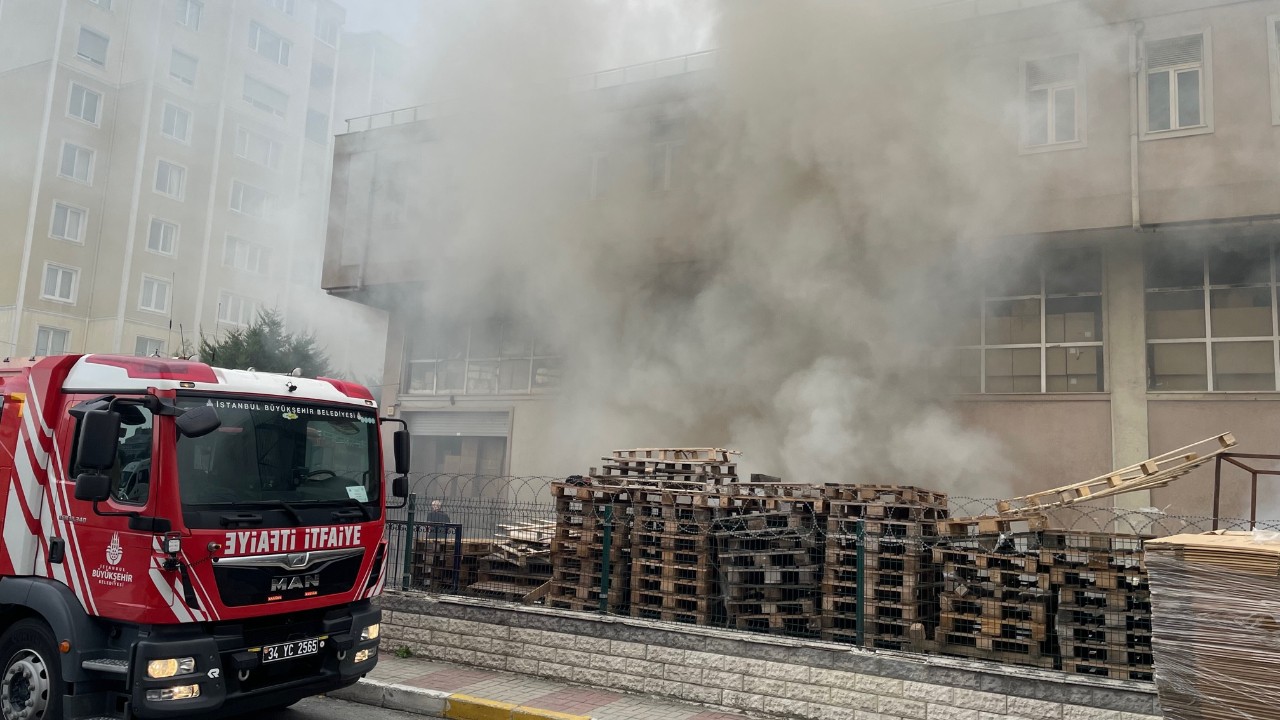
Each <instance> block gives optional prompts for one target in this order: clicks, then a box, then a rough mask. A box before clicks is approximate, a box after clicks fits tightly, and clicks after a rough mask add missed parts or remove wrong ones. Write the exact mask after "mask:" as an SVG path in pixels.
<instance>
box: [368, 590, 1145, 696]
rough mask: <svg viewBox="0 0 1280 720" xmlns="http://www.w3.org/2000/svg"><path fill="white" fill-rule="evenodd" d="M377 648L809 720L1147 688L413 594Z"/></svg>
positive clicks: (393, 601) (392, 609)
mask: <svg viewBox="0 0 1280 720" xmlns="http://www.w3.org/2000/svg"><path fill="white" fill-rule="evenodd" d="M382 606H383V621H382V638H383V639H382V649H383V651H384V652H393V651H394V650H395V649H397V648H399V647H409V648H410V649H412V650H413V652H414V653H415V654H417V655H421V656H423V657H427V658H437V659H440V660H444V661H447V662H455V663H462V664H466V665H475V666H479V667H485V668H490V669H494V670H506V671H509V672H514V673H520V674H525V675H539V676H543V677H548V678H554V679H557V680H565V681H569V682H574V683H580V684H583V685H592V686H596V687H601V688H609V689H612V690H622V691H627V692H635V693H645V694H649V695H660V696H666V697H672V698H677V699H680V700H687V701H693V702H699V703H705V704H708V705H713V706H719V707H723V708H731V709H734V710H740V711H745V712H748V713H766V714H772V715H787V716H795V717H800V718H809V719H812V720H902V719H906V718H911V719H913V720H952V719H954V720H1030V719H1032V718H1034V719H1035V720H1042V719H1048V718H1052V719H1054V720H1104V719H1105V720H1154V719H1155V718H1156V717H1159V715H1160V710H1159V707H1158V705H1157V701H1156V694H1155V690H1154V687H1153V686H1151V685H1146V684H1138V683H1123V682H1117V681H1089V680H1087V679H1083V678H1076V677H1070V676H1066V675H1063V674H1061V673H1053V672H1044V671H1035V670H1022V669H1016V670H1015V669H1012V668H1004V667H1002V666H998V665H989V664H985V663H973V662H968V661H961V660H952V659H948V658H940V657H927V656H923V655H908V654H903V653H889V652H869V651H862V650H852V649H850V648H848V647H847V646H841V645H834V644H830V643H818V642H805V641H799V640H788V639H781V638H773V637H769V636H760V635H746V634H743V633H730V632H726V631H719V630H711V629H707V628H696V627H682V626H679V625H674V624H671V623H655V622H648V621H643V620H633V619H631V618H604V617H596V616H592V615H586V614H581V613H569V612H563V611H554V610H544V609H540V608H537V609H535V608H523V607H518V606H507V605H498V604H488V603H484V602H483V601H467V600H461V599H451V598H434V597H431V596H426V595H419V594H406V593H394V592H391V593H387V594H386V595H384V596H383V598H382Z"/></svg>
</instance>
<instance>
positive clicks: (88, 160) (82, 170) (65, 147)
mask: <svg viewBox="0 0 1280 720" xmlns="http://www.w3.org/2000/svg"><path fill="white" fill-rule="evenodd" d="M58 174H59V175H61V176H62V177H64V178H70V179H71V180H75V181H77V182H82V183H85V184H86V185H92V184H93V151H92V150H90V149H89V148H86V147H80V146H79V145H73V144H71V143H63V144H62V162H61V164H60V165H59V166H58Z"/></svg>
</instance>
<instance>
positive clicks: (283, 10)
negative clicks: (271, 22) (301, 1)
mask: <svg viewBox="0 0 1280 720" xmlns="http://www.w3.org/2000/svg"><path fill="white" fill-rule="evenodd" d="M263 3H264V4H265V5H267V7H270V8H271V9H272V10H276V11H277V12H279V13H280V14H282V15H285V16H288V17H293V16H294V15H295V14H296V13H297V10H298V8H297V4H296V2H295V0H263Z"/></svg>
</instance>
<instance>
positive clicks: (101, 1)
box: [89, 0, 111, 10]
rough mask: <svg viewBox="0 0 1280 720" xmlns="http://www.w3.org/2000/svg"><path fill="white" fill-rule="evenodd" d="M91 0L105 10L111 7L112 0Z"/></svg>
mask: <svg viewBox="0 0 1280 720" xmlns="http://www.w3.org/2000/svg"><path fill="white" fill-rule="evenodd" d="M89 2H91V3H93V4H94V5H97V6H98V7H100V8H102V9H103V10H110V9H111V0H89Z"/></svg>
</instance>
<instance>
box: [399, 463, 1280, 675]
mask: <svg viewBox="0 0 1280 720" xmlns="http://www.w3.org/2000/svg"><path fill="white" fill-rule="evenodd" d="M410 480H411V482H410V487H411V492H412V495H411V497H410V498H409V502H408V504H407V506H406V507H404V508H400V509H392V510H389V511H388V526H387V536H388V540H389V553H388V572H387V577H388V581H387V583H388V586H389V587H397V588H401V589H405V590H416V591H424V592H433V593H444V594H459V595H469V596H478V597H486V598H491V599H498V600H505V601H511V602H521V603H526V604H542V605H546V606H549V607H556V608H562V609H568V610H574V611H581V612H595V613H611V614H618V615H627V616H632V617H638V618H648V619H654V620H662V621H670V622H683V623H690V624H696V625H705V626H711V627H719V628H728V629H736V630H740V631H743V632H760V633H769V634H776V635H785V636H791V637H800V638H812V639H820V640H826V641H832V642H841V643H848V644H851V645H858V646H862V647H868V648H880V649H891V650H899V651H907V652H923V653H937V654H943V655H951V656H958V657H966V658H972V659H979V660H989V661H994V662H1002V663H1008V664H1016V665H1024V666H1030V667H1039V668H1045V669H1057V670H1062V671H1064V672H1069V673H1073V674H1083V675H1093V676H1099V677H1107V678H1114V679H1123V680H1136V681H1149V680H1151V678H1152V655H1151V610H1150V608H1151V604H1150V603H1151V599H1150V591H1149V587H1148V584H1147V577H1146V570H1145V565H1144V560H1143V553H1142V547H1143V540H1144V539H1146V538H1151V537H1159V536H1168V535H1174V534H1179V533H1194V532H1202V531H1207V530H1211V529H1214V528H1215V522H1214V520H1213V518H1210V517H1204V516H1175V515H1167V514H1164V513H1160V512H1155V511H1139V510H1125V509H1119V508H1114V507H1105V506H1100V505H1099V506H1093V505H1078V506H1072V507H1069V508H1059V509H1056V510H1054V511H1052V512H1051V513H1048V514H1047V517H1046V518H1044V519H1043V520H1036V521H1030V522H1028V521H1010V520H1006V519H1001V518H999V517H997V509H996V508H997V502H998V501H997V500H996V499H994V498H966V497H947V496H945V495H943V494H941V493H935V492H930V491H927V490H921V489H917V488H909V487H897V486H855V485H844V486H841V485H821V486H819V485H803V484H786V483H781V482H778V483H772V484H770V483H764V484H756V483H728V484H726V485H723V486H720V487H719V488H717V489H716V491H715V492H704V491H702V490H698V489H692V488H694V485H693V484H682V483H679V482H662V481H654V482H651V483H644V482H643V481H641V483H640V484H639V485H637V486H632V487H627V486H626V485H627V484H628V483H629V482H630V481H627V482H620V483H619V484H618V486H608V485H601V484H598V483H596V482H594V481H592V480H589V479H584V478H576V477H575V478H568V479H567V481H566V479H558V478H550V477H488V476H473V475H420V476H412V477H411V478H410ZM960 518H984V519H983V520H982V521H981V522H969V521H961V520H958V519H960ZM1216 527H1217V528H1222V529H1229V530H1248V529H1250V522H1249V521H1247V520H1226V519H1220V520H1218V522H1217V523H1216ZM1256 527H1257V528H1258V529H1261V530H1280V522H1258V523H1256Z"/></svg>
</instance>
